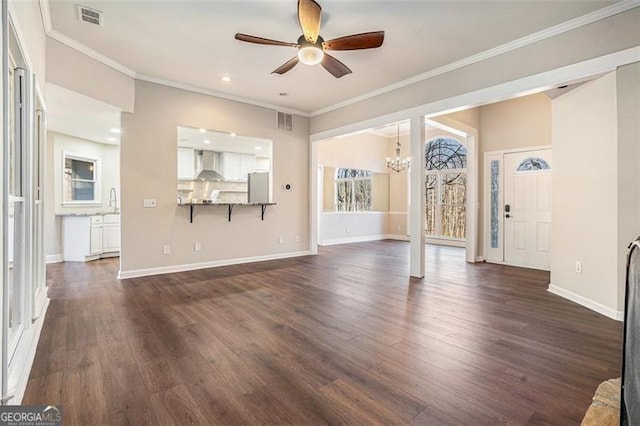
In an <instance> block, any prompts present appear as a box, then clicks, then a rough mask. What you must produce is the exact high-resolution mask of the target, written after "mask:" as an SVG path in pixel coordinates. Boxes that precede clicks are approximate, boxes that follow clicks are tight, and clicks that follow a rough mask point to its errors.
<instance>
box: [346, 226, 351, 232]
mask: <svg viewBox="0 0 640 426" xmlns="http://www.w3.org/2000/svg"><path fill="white" fill-rule="evenodd" d="M349 232H351V228H349V227H348V226H347V234H348V233H349Z"/></svg>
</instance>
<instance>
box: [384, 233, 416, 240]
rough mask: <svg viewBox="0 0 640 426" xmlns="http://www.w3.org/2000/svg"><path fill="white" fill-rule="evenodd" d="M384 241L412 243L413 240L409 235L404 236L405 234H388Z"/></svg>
mask: <svg viewBox="0 0 640 426" xmlns="http://www.w3.org/2000/svg"><path fill="white" fill-rule="evenodd" d="M384 239H386V240H396V241H410V240H411V238H409V236H408V235H404V234H387V235H385V236H384Z"/></svg>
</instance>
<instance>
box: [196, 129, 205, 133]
mask: <svg viewBox="0 0 640 426" xmlns="http://www.w3.org/2000/svg"><path fill="white" fill-rule="evenodd" d="M198 131H199V132H200V133H204V132H206V131H207V129H198Z"/></svg>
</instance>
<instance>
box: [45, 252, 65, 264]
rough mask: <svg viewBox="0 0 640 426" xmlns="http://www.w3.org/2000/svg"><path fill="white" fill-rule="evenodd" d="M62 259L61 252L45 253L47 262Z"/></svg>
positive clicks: (57, 261) (58, 261) (56, 261)
mask: <svg viewBox="0 0 640 426" xmlns="http://www.w3.org/2000/svg"><path fill="white" fill-rule="evenodd" d="M63 260H64V257H63V256H62V253H58V254H48V255H47V259H46V261H47V263H60V262H62V261H63Z"/></svg>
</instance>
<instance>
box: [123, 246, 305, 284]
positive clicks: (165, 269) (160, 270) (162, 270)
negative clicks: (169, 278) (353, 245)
mask: <svg viewBox="0 0 640 426" xmlns="http://www.w3.org/2000/svg"><path fill="white" fill-rule="evenodd" d="M309 255H311V251H310V250H305V251H297V252H290V253H279V254H270V255H266V256H254V257H242V258H237V259H225V260H213V261H211V262H200V263H189V264H186V265H172V266H161V267H157V268H147V269H134V270H131V271H119V272H118V279H120V280H124V279H127V278H137V277H148V276H150V275H161V274H173V273H175V272H184V271H195V270H197V269H207V268H217V267H218V266H230V265H240V264H243V263H253V262H265V261H268V260H278V259H288V258H291V257H301V256H309Z"/></svg>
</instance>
